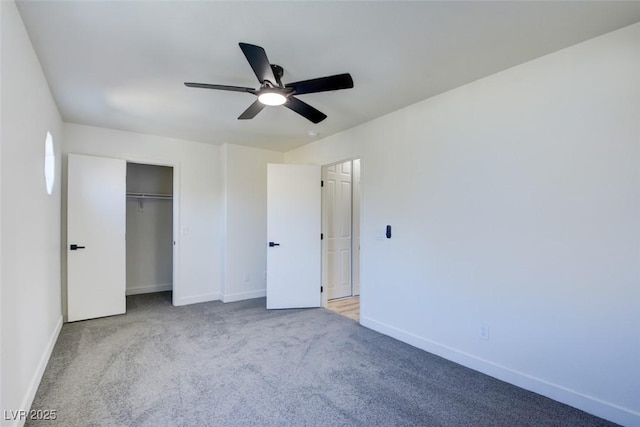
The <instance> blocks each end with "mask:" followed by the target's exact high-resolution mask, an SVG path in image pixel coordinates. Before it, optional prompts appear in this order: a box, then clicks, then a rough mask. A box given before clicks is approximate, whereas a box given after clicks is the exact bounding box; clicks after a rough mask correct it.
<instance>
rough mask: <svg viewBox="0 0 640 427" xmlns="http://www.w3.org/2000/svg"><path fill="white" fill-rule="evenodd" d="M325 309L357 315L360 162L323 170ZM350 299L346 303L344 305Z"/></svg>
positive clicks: (325, 167) (354, 161)
mask: <svg viewBox="0 0 640 427" xmlns="http://www.w3.org/2000/svg"><path fill="white" fill-rule="evenodd" d="M322 176H323V187H324V188H323V190H324V191H323V192H322V198H323V200H322V206H323V215H322V216H323V218H322V221H323V230H324V233H323V242H324V248H323V255H324V256H323V258H324V261H325V262H324V263H323V265H324V268H323V274H324V278H323V279H324V280H323V283H324V284H325V286H326V290H327V292H325V293H324V295H326V303H325V306H326V307H327V308H330V309H335V308H338V309H336V310H335V311H338V312H340V311H339V308H340V307H345V306H349V311H350V317H351V318H354V309H355V310H356V312H355V316H356V317H357V316H358V313H359V298H358V296H359V295H360V198H361V197H360V195H361V189H360V159H354V160H348V161H344V162H340V163H336V164H332V165H328V166H324V167H323V168H322ZM346 299H349V301H345V300H346Z"/></svg>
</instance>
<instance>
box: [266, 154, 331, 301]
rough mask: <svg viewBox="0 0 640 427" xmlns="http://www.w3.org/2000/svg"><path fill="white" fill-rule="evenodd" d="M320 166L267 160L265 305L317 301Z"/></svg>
mask: <svg viewBox="0 0 640 427" xmlns="http://www.w3.org/2000/svg"><path fill="white" fill-rule="evenodd" d="M320 197H321V191H320V166H313V165H285V164H269V165H267V239H268V246H267V308H268V309H276V308H303V307H320V304H321V291H320V280H321V277H320V276H321V266H320V262H321V241H320V232H321V209H320V203H321V199H320Z"/></svg>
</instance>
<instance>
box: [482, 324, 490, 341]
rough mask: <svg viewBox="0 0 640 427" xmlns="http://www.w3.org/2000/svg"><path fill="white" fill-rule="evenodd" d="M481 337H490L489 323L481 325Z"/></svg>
mask: <svg viewBox="0 0 640 427" xmlns="http://www.w3.org/2000/svg"><path fill="white" fill-rule="evenodd" d="M480 338H482V339H483V340H488V339H489V325H487V324H486V323H482V324H481V325H480Z"/></svg>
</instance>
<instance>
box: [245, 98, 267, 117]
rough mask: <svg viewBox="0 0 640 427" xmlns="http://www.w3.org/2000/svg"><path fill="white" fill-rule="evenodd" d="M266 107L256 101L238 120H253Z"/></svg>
mask: <svg viewBox="0 0 640 427" xmlns="http://www.w3.org/2000/svg"><path fill="white" fill-rule="evenodd" d="M264 107H266V105H264V104H263V103H262V102H260V101H258V100H257V99H256V100H255V101H254V102H253V104H251V105H249V108H247V109H246V110H244V113H242V114H240V117H238V120H248V119H253V118H254V117H255V116H256V114H258V113H259V112H260V111H262V109H263V108H264Z"/></svg>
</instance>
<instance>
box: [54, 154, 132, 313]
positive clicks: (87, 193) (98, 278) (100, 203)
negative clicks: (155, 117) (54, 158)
mask: <svg viewBox="0 0 640 427" xmlns="http://www.w3.org/2000/svg"><path fill="white" fill-rule="evenodd" d="M126 167H127V165H126V161H125V160H120V159H109V158H105V157H93V156H84V155H78V154H69V162H68V167H67V171H68V173H67V176H68V180H67V181H68V183H67V302H68V304H67V316H68V321H69V322H73V321H76V320H84V319H92V318H96V317H103V316H111V315H114V314H122V313H124V312H125V311H126V297H125V283H126V269H125V263H126V255H125V217H126Z"/></svg>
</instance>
